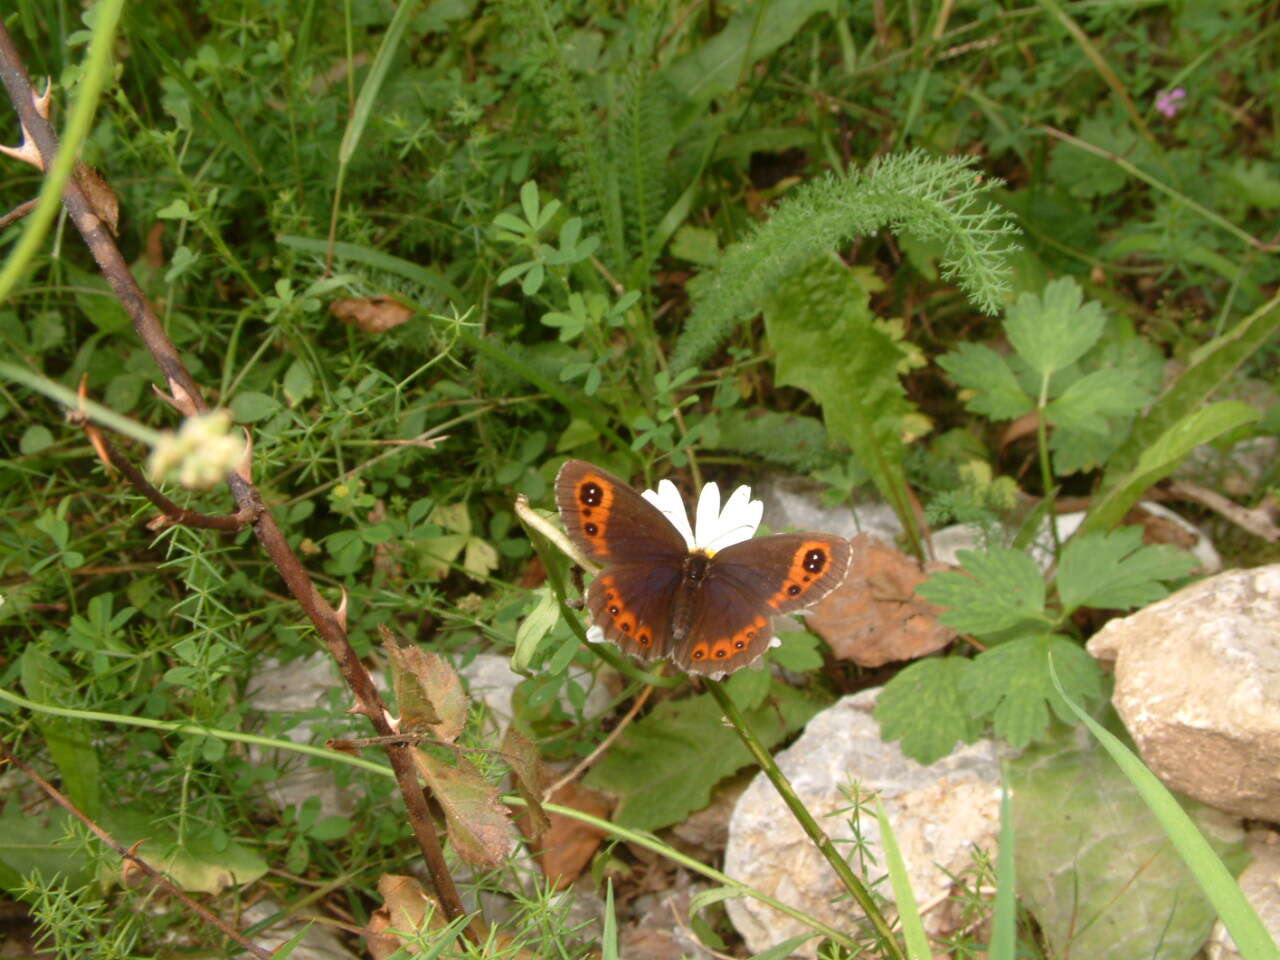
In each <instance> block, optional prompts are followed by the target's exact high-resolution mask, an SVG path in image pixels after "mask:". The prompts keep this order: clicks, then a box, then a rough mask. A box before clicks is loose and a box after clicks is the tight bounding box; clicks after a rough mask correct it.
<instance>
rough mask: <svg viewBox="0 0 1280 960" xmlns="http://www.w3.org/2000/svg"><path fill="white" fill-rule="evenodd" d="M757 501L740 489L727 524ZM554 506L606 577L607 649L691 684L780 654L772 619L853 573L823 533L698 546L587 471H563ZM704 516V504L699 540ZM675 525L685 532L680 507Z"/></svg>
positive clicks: (595, 617) (578, 467)
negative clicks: (657, 664) (676, 672)
mask: <svg viewBox="0 0 1280 960" xmlns="http://www.w3.org/2000/svg"><path fill="white" fill-rule="evenodd" d="M665 483H666V482H665V481H664V484H665ZM673 491H674V488H673ZM749 496H750V494H749V492H748V491H747V488H745V487H741V488H739V490H738V491H736V492H735V493H734V494H733V495H732V496H731V497H730V498H729V504H728V505H727V506H726V513H728V512H729V507H732V506H733V505H734V503H735V501H737V502H738V504H737V505H738V507H739V508H742V507H745V506H746V501H747V500H748V498H749ZM655 499H657V497H655ZM556 503H557V505H558V506H559V508H560V517H561V519H562V520H563V521H564V526H565V530H566V532H567V533H568V534H569V538H570V539H571V540H572V541H573V542H574V544H576V545H577V547H578V548H579V549H580V550H581V551H582V552H583V553H584V554H586V556H587V557H588V558H590V559H591V560H593V561H595V562H596V563H598V564H600V565H601V566H602V567H603V569H602V570H601V571H600V574H599V575H598V576H597V577H596V578H595V579H594V580H593V581H592V582H591V585H590V586H589V587H588V588H587V596H586V607H587V610H588V611H589V613H590V614H591V618H592V621H593V623H594V624H595V626H596V627H598V628H600V629H601V630H602V631H603V633H604V638H605V639H607V640H610V641H612V642H614V643H616V644H617V645H618V646H619V647H620V648H621V649H622V650H623V652H625V653H629V654H631V655H633V656H636V657H638V658H640V659H641V660H644V661H649V660H660V659H663V658H668V657H669V658H670V659H672V660H673V661H674V662H675V664H676V666H678V667H679V668H680V669H681V670H684V671H685V672H686V673H700V674H706V675H708V676H713V677H714V676H721V675H723V674H726V673H730V672H732V671H734V670H737V669H739V668H741V667H745V666H746V665H747V664H749V663H751V662H753V661H754V660H755V659H756V658H757V657H759V656H760V655H761V654H762V653H764V651H765V650H767V649H768V648H769V646H770V645H771V643H772V640H773V623H772V621H773V617H774V616H775V615H777V614H781V613H790V612H791V611H793V610H798V609H800V608H801V607H806V606H808V605H809V604H811V603H815V602H817V601H818V600H820V599H822V598H823V597H825V596H826V595H827V594H828V593H830V592H831V591H832V590H834V589H835V588H836V587H838V586H839V585H840V582H841V581H842V580H844V576H845V572H846V571H847V569H848V567H849V557H850V554H851V550H852V548H851V547H850V545H849V541H847V540H845V539H844V538H842V537H836V536H830V535H828V534H824V533H783V534H778V535H777V536H772V537H761V538H759V539H755V540H751V539H747V540H742V539H741V535H739V536H737V539H738V540H740V542H735V543H732V544H731V545H729V546H725V547H723V548H722V549H716V548H715V545H714V544H715V541H714V540H713V541H712V545H711V546H699V547H695V546H692V545H691V544H692V543H693V542H694V541H693V537H692V535H691V534H686V533H683V532H681V529H678V528H677V526H676V524H674V523H672V521H671V520H669V519H668V518H667V516H666V515H664V512H663V511H662V510H660V509H659V508H658V507H656V506H654V504H653V503H651V502H649V500H647V499H645V497H644V496H641V494H639V493H637V492H636V491H635V490H633V489H632V488H631V487H629V486H628V485H627V484H625V483H623V482H622V481H621V480H619V479H618V478H617V477H615V476H614V475H613V474H611V473H608V472H606V471H604V470H601V469H600V468H599V467H596V466H593V465H592V464H590V463H586V462H585V461H582V460H570V461H568V462H567V463H566V464H565V465H564V466H563V467H561V468H560V473H559V474H558V475H557V476H556ZM755 506H757V507H758V504H756V505H755ZM718 510H719V493H718V491H717V492H716V496H715V506H714V507H713V512H716V511H718ZM703 514H704V510H703V508H702V505H701V504H699V509H698V527H699V532H700V534H701V531H702V528H703V526H704V516H703ZM678 522H679V523H680V525H681V527H682V528H684V530H686V531H687V530H688V519H687V518H686V517H685V516H684V507H683V506H680V508H679V521H678ZM758 522H759V512H758V510H757V511H756V512H755V514H754V519H752V520H751V521H750V522H749V523H744V524H743V526H744V527H745V528H746V529H745V531H738V533H739V534H741V533H743V532H745V535H746V536H748V537H749V536H750V534H751V533H752V532H754V530H755V526H756V524H757V523H758Z"/></svg>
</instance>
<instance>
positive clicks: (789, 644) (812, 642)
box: [769, 630, 823, 673]
mask: <svg viewBox="0 0 1280 960" xmlns="http://www.w3.org/2000/svg"><path fill="white" fill-rule="evenodd" d="M778 639H779V640H781V641H782V645H781V646H779V647H775V648H774V649H773V650H771V651H770V653H769V656H770V659H771V660H772V661H773V662H774V663H776V664H777V665H778V666H780V667H783V668H784V669H787V670H791V671H793V672H795V673H807V672H808V671H810V670H817V669H818V668H819V667H821V666H822V663H823V660H822V651H821V650H820V649H819V647H818V644H819V642H820V641H819V640H818V638H817V637H815V636H814V635H813V634H812V633H809V632H808V631H807V630H788V631H786V632H784V633H780V634H778Z"/></svg>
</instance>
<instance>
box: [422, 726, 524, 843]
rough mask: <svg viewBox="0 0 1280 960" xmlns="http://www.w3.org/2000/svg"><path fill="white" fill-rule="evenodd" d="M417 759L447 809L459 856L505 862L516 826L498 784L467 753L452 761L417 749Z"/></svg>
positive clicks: (436, 796)
mask: <svg viewBox="0 0 1280 960" xmlns="http://www.w3.org/2000/svg"><path fill="white" fill-rule="evenodd" d="M413 759H414V763H415V764H417V767H418V773H420V774H421V775H422V778H423V779H424V780H426V781H427V786H428V787H430V788H431V793H432V795H433V796H434V798H435V800H436V801H437V802H438V803H439V804H440V806H441V808H443V810H444V818H445V828H446V829H447V830H448V833H449V839H450V840H451V841H452V842H453V847H454V849H455V850H456V851H457V852H458V856H460V857H462V859H463V860H465V861H467V862H468V863H470V864H472V865H475V866H482V867H496V866H497V865H498V864H499V863H501V862H502V858H503V857H505V856H506V855H507V853H508V852H509V851H510V850H511V845H512V844H513V843H514V842H515V830H514V828H513V827H512V825H511V814H510V812H509V811H508V810H507V808H506V807H505V806H503V804H502V801H501V800H500V799H499V797H498V788H497V787H496V786H494V785H493V784H492V783H490V782H489V781H488V780H486V779H485V778H484V776H483V775H482V774H481V773H480V771H479V770H477V769H476V768H475V765H474V764H472V763H471V762H470V761H469V760H467V759H466V758H465V757H457V758H456V761H457V762H456V764H452V765H451V764H448V763H445V762H444V761H443V760H440V759H438V758H437V757H436V756H434V755H433V754H430V753H427V752H426V751H424V750H414V751H413Z"/></svg>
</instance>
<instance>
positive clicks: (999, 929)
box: [987, 788, 1018, 960]
mask: <svg viewBox="0 0 1280 960" xmlns="http://www.w3.org/2000/svg"><path fill="white" fill-rule="evenodd" d="M1015 842H1016V841H1015V839H1014V835H1013V813H1012V811H1011V810H1010V809H1009V791H1008V789H1007V788H1006V789H1003V790H1001V791H1000V853H999V858H998V859H997V860H996V904H995V912H994V914H993V915H992V918H991V947H990V949H989V951H988V952H987V956H988V958H989V960H1015V957H1016V956H1017V948H1018V936H1017V923H1018V899H1017V897H1018V876H1017V871H1016V866H1015V861H1014V859H1013V855H1014V843H1015Z"/></svg>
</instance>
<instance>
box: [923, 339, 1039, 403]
mask: <svg viewBox="0 0 1280 960" xmlns="http://www.w3.org/2000/svg"><path fill="white" fill-rule="evenodd" d="M938 366H940V367H942V369H943V370H945V371H947V373H948V374H950V375H951V379H952V380H954V381H955V382H956V385H957V386H958V387H961V388H962V389H965V390H972V391H974V394H973V396H972V397H970V398H969V399H967V400H965V403H964V405H965V408H966V409H967V410H971V411H973V412H974V413H977V414H981V415H982V416H984V417H990V418H991V419H992V420H1012V419H1014V418H1015V417H1020V416H1022V415H1023V414H1024V413H1027V412H1028V411H1030V410H1031V409H1032V408H1033V407H1035V400H1033V399H1032V398H1031V397H1030V396H1029V395H1028V394H1027V392H1026V391H1025V390H1023V389H1022V385H1021V384H1020V383H1018V378H1017V377H1016V376H1015V375H1014V372H1013V370H1012V369H1011V368H1010V367H1009V364H1008V362H1007V361H1006V360H1005V358H1004V357H1002V356H1000V354H998V353H996V352H995V351H994V350H992V349H991V348H990V347H984V346H982V345H981V344H976V343H962V344H961V345H960V346H959V347H957V348H956V349H955V350H952V351H951V352H950V353H945V354H943V355H942V356H941V357H939V358H938Z"/></svg>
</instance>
